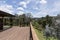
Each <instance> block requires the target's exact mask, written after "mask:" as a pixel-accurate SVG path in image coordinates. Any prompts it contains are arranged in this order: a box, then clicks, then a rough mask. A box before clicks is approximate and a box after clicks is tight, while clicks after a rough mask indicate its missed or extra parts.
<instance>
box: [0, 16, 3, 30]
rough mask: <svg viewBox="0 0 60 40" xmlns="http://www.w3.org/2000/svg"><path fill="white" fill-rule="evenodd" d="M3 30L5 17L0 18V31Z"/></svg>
mask: <svg viewBox="0 0 60 40" xmlns="http://www.w3.org/2000/svg"><path fill="white" fill-rule="evenodd" d="M2 30H3V17H2V18H0V31H2Z"/></svg>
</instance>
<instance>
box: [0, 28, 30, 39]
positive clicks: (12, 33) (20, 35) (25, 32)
mask: <svg viewBox="0 0 60 40" xmlns="http://www.w3.org/2000/svg"><path fill="white" fill-rule="evenodd" d="M0 40H30V27H12V28H10V29H8V30H5V31H3V32H0Z"/></svg>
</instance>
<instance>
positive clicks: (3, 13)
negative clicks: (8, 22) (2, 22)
mask: <svg viewBox="0 0 60 40" xmlns="http://www.w3.org/2000/svg"><path fill="white" fill-rule="evenodd" d="M0 17H15V15H12V14H9V13H7V12H4V11H1V10H0Z"/></svg>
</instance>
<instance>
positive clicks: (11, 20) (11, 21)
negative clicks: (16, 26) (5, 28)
mask: <svg viewBox="0 0 60 40" xmlns="http://www.w3.org/2000/svg"><path fill="white" fill-rule="evenodd" d="M12 25H13V19H12V17H10V27H12Z"/></svg>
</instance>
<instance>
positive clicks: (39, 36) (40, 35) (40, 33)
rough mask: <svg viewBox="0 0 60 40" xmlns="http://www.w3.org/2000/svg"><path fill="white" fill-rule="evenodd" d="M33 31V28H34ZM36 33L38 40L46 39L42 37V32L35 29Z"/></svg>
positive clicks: (52, 39) (51, 39)
mask: <svg viewBox="0 0 60 40" xmlns="http://www.w3.org/2000/svg"><path fill="white" fill-rule="evenodd" d="M34 29H35V28H34ZM35 31H36V34H37V36H38V38H39V40H46V38H45V37H44V36H43V32H40V31H39V30H37V29H35ZM50 40H57V39H54V38H50Z"/></svg>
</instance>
